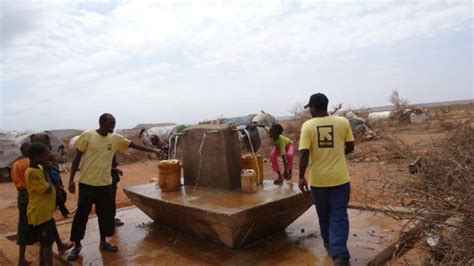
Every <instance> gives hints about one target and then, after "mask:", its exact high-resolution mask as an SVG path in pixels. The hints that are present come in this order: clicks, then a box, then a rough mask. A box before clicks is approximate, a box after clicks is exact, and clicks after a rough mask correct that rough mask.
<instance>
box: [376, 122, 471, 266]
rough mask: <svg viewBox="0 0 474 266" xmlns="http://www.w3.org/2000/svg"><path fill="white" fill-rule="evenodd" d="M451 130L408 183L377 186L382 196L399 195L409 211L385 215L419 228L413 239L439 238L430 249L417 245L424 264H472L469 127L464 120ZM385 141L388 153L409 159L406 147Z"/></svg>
mask: <svg viewBox="0 0 474 266" xmlns="http://www.w3.org/2000/svg"><path fill="white" fill-rule="evenodd" d="M456 128H457V129H456V130H455V131H452V132H451V133H450V134H449V135H448V137H447V139H445V140H443V141H440V142H438V143H436V145H435V149H433V150H432V152H431V153H430V154H428V155H426V156H425V157H424V158H423V165H422V167H421V169H420V173H419V174H418V175H416V176H414V178H413V179H411V180H410V182H408V183H406V182H405V183H402V184H400V183H398V184H397V183H396V182H386V183H385V184H384V187H383V188H382V191H383V192H382V194H383V193H386V194H392V195H393V194H397V195H400V199H401V200H402V201H404V202H405V203H406V205H408V206H407V207H408V209H409V210H410V211H409V212H406V213H401V214H400V213H398V214H397V213H391V214H390V216H392V217H394V218H396V219H400V220H405V221H408V223H407V224H409V225H411V226H416V228H419V230H416V232H414V235H413V237H412V238H413V239H415V238H417V239H425V238H426V237H427V236H430V235H434V236H438V237H439V238H440V241H439V243H438V244H437V245H435V246H434V247H431V246H428V245H423V247H424V248H425V249H426V251H428V254H429V258H428V261H427V263H430V264H460V265H465V264H469V263H472V262H474V174H473V173H474V161H473V158H474V128H473V126H472V123H471V122H470V121H466V122H464V123H462V124H459V125H457V127H456ZM391 143H392V148H391V150H392V151H394V154H397V155H400V157H402V158H405V159H406V158H407V157H410V156H413V155H412V154H413V153H411V152H410V151H409V148H408V147H406V146H404V145H402V144H400V143H397V142H391ZM381 198H382V199H383V197H381ZM376 201H377V200H376ZM378 203H380V204H384V203H383V202H381V200H378ZM401 246H403V245H401Z"/></svg>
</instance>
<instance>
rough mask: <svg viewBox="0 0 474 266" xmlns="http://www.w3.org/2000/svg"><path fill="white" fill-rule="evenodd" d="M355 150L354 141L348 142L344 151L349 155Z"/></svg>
mask: <svg viewBox="0 0 474 266" xmlns="http://www.w3.org/2000/svg"><path fill="white" fill-rule="evenodd" d="M353 151H354V141H351V142H346V148H345V150H344V153H345V154H346V155H347V154H349V153H351V152H353Z"/></svg>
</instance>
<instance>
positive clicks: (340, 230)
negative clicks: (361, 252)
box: [311, 183, 351, 258]
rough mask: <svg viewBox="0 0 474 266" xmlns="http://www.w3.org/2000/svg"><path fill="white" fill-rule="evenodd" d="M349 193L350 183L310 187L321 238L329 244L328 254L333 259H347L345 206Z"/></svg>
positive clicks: (346, 217)
mask: <svg viewBox="0 0 474 266" xmlns="http://www.w3.org/2000/svg"><path fill="white" fill-rule="evenodd" d="M350 191H351V186H350V183H346V184H343V185H340V186H335V187H311V195H312V196H313V201H314V204H315V205H316V212H317V213H318V218H319V228H320V231H321V237H322V238H323V240H324V242H325V243H328V244H329V254H330V255H331V256H332V257H333V258H334V257H336V256H343V257H347V258H349V257H350V255H349V250H348V249H347V239H348V238H349V216H348V214H347V206H348V204H349V195H350Z"/></svg>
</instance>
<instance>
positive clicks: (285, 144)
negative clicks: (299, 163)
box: [265, 124, 295, 185]
mask: <svg viewBox="0 0 474 266" xmlns="http://www.w3.org/2000/svg"><path fill="white" fill-rule="evenodd" d="M265 131H266V132H267V133H269V135H270V138H271V139H272V145H273V146H275V147H274V148H273V150H272V151H271V153H270V159H271V161H272V169H273V171H275V172H277V173H278V177H277V178H276V179H275V181H274V182H273V183H275V184H276V185H281V184H282V183H283V178H285V179H286V180H288V181H289V180H291V177H292V175H293V173H292V170H293V156H294V155H295V145H294V144H293V141H292V140H291V139H289V138H287V137H285V136H283V135H282V133H283V127H282V126H281V125H280V124H274V125H272V127H271V128H268V127H265ZM278 156H281V159H282V161H283V168H284V172H283V176H282V174H281V172H280V167H279V165H278Z"/></svg>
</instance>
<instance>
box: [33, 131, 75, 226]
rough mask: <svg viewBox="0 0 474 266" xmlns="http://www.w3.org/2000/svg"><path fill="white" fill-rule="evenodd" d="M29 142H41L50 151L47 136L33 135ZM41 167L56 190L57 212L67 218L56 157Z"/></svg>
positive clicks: (49, 141)
mask: <svg viewBox="0 0 474 266" xmlns="http://www.w3.org/2000/svg"><path fill="white" fill-rule="evenodd" d="M30 141H31V143H34V142H41V143H43V144H44V145H46V146H47V147H48V148H49V150H50V151H51V140H50V138H49V136H48V134H45V133H38V134H33V135H31V137H30ZM63 148H64V147H63ZM43 166H45V168H44V169H43V170H44V171H45V173H46V175H49V178H50V179H51V181H52V182H53V184H54V187H55V189H56V205H57V207H58V209H59V211H61V214H62V215H63V217H64V218H67V217H68V215H69V214H70V212H69V210H68V209H67V208H66V205H65V204H66V199H67V194H66V191H64V186H63V181H62V180H61V174H60V171H59V165H58V164H57V158H56V156H54V155H53V154H51V156H50V160H49V163H48V164H47V165H43Z"/></svg>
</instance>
